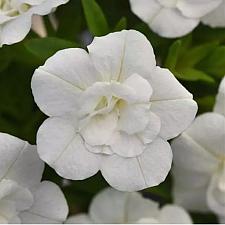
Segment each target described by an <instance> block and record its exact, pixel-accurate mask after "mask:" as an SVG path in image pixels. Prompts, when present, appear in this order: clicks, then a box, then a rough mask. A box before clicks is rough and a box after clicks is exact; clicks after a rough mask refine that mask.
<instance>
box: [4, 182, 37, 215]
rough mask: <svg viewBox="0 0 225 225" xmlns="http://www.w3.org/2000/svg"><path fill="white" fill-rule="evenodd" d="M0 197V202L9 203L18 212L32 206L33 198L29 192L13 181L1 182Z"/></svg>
mask: <svg viewBox="0 0 225 225" xmlns="http://www.w3.org/2000/svg"><path fill="white" fill-rule="evenodd" d="M0 197H1V201H4V200H6V202H7V201H11V202H12V203H13V204H14V206H15V207H16V210H17V211H18V212H20V211H23V210H26V209H29V208H30V207H31V206H32V204H33V196H32V194H31V192H30V191H29V190H28V189H27V188H24V187H23V186H20V185H18V184H17V183H16V182H15V181H13V180H8V179H3V180H1V182H0ZM2 204H4V203H2ZM5 204H7V203H5ZM14 216H16V215H14Z"/></svg>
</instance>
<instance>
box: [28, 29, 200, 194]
mask: <svg viewBox="0 0 225 225" xmlns="http://www.w3.org/2000/svg"><path fill="white" fill-rule="evenodd" d="M87 48H88V51H89V53H87V52H86V51H85V50H83V49H79V48H71V49H66V50H62V51H59V52H57V53H56V54H55V55H54V56H52V57H51V58H49V59H48V60H47V61H46V63H45V65H44V66H41V67H39V68H38V69H37V70H36V71H35V73H34V76H33V78H32V84H31V85H32V91H33V95H34V99H35V101H36V103H37V104H38V106H39V107H40V109H41V110H42V111H43V112H44V113H45V114H47V115H48V116H49V117H50V118H49V119H47V120H46V121H45V122H44V123H43V124H42V126H41V127H40V129H39V131H38V134H37V145H38V153H39V155H40V157H41V158H42V159H43V160H44V161H45V162H46V163H48V164H49V165H50V166H51V167H53V168H54V169H55V170H56V172H57V173H58V174H59V175H61V176H62V177H65V178H67V179H72V180H80V179H85V178H87V177H90V176H92V175H94V174H95V173H97V172H98V171H99V170H100V171H101V173H102V175H103V176H104V178H105V179H106V180H107V181H108V182H109V184H110V185H111V186H113V187H115V188H116V189H119V190H123V191H134V190H140V189H143V188H147V187H150V186H154V185H158V184H159V183H160V182H162V181H163V180H164V179H165V177H166V176H167V174H168V171H169V170H170V167H171V161H172V153H171V148H170V145H169V144H168V142H167V141H166V140H168V139H170V138H173V137H175V136H177V135H178V134H179V133H180V132H181V131H183V130H184V129H185V128H186V127H187V126H188V125H189V124H190V123H191V122H192V120H193V118H194V116H195V114H196V111H197V105H196V103H195V102H194V101H193V99H192V95H191V94H190V93H189V92H188V91H187V90H186V89H185V88H184V87H183V86H182V85H181V84H180V83H179V82H178V81H177V80H176V79H175V77H174V76H173V74H171V73H170V71H169V70H167V69H161V68H159V67H157V66H156V62H155V57H154V53H153V49H152V46H151V44H150V43H149V42H148V40H147V39H146V38H145V36H144V35H142V34H141V33H139V32H137V31H134V30H130V31H127V30H124V31H122V32H116V33H111V34H109V35H106V36H103V37H97V38H95V39H94V41H93V42H92V44H91V45H89V46H88V47H87Z"/></svg>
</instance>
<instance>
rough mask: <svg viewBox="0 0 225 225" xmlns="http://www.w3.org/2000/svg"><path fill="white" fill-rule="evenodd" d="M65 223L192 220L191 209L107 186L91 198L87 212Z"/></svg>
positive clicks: (174, 221)
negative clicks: (187, 209)
mask: <svg viewBox="0 0 225 225" xmlns="http://www.w3.org/2000/svg"><path fill="white" fill-rule="evenodd" d="M66 223H98V224H99V223H125V224H126V223H171V224H172V223H180V224H181V223H188V224H190V223H192V221H191V218H190V216H189V215H188V213H187V212H186V211H185V210H184V209H183V208H181V207H179V206H176V205H166V206H164V207H162V208H161V209H160V208H159V204H158V203H157V202H154V201H152V200H150V199H145V198H143V197H142V195H141V194H140V193H138V192H133V193H129V192H120V191H117V190H114V189H112V188H106V189H105V190H103V191H101V192H100V193H99V194H97V195H96V196H95V197H94V199H93V200H92V202H91V204H90V207H89V212H88V214H85V213H81V214H77V215H75V216H71V217H69V218H68V220H67V222H66Z"/></svg>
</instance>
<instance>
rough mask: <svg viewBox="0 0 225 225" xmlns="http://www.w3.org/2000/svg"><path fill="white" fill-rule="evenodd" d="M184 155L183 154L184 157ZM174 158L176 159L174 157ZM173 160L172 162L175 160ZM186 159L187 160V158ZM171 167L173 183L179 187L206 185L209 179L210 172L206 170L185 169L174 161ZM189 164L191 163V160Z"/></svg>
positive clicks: (191, 187) (192, 187)
mask: <svg viewBox="0 0 225 225" xmlns="http://www.w3.org/2000/svg"><path fill="white" fill-rule="evenodd" d="M185 156H186V155H184V157H185ZM175 160H176V159H175ZM175 160H174V161H173V163H174V162H175ZM187 161H188V160H187ZM174 164H175V165H174V166H173V169H172V175H173V181H174V185H175V186H176V185H177V186H179V187H180V188H182V187H183V188H184V189H187V188H190V189H194V188H202V187H206V186H207V185H208V184H209V182H210V179H211V173H207V172H205V173H204V172H198V171H191V169H185V168H183V167H179V166H177V164H176V163H174ZM189 165H193V164H192V163H191V162H190V163H189Z"/></svg>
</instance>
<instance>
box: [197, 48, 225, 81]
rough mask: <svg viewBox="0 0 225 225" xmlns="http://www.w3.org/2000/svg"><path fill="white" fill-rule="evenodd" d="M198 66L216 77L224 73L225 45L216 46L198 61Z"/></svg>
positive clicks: (220, 76)
mask: <svg viewBox="0 0 225 225" xmlns="http://www.w3.org/2000/svg"><path fill="white" fill-rule="evenodd" d="M198 68H200V69H201V70H203V71H205V72H206V73H209V74H212V75H213V76H216V77H217V78H222V77H223V76H224V74H225V46H218V47H216V48H215V49H214V50H213V52H212V53H211V54H210V55H209V56H208V57H206V58H205V59H204V60H203V61H201V62H200V63H199V65H198Z"/></svg>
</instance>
